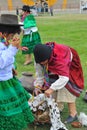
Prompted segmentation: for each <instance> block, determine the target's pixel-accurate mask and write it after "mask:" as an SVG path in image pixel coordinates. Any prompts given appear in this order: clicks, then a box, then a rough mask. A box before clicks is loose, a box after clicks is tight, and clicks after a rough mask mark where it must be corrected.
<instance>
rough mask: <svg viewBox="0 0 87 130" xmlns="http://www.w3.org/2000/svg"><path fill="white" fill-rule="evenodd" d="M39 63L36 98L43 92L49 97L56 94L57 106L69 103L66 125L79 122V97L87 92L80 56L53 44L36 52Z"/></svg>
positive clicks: (37, 46)
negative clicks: (77, 101) (84, 90)
mask: <svg viewBox="0 0 87 130" xmlns="http://www.w3.org/2000/svg"><path fill="white" fill-rule="evenodd" d="M34 57H35V61H36V65H35V67H36V80H35V82H34V86H35V93H36V95H37V94H38V93H39V92H40V91H41V90H42V89H43V88H46V89H47V90H45V95H46V96H48V97H49V96H50V95H52V94H53V93H54V92H56V94H57V95H56V102H58V103H60V102H66V103H68V108H69V116H68V118H67V119H66V121H65V123H71V122H73V121H74V120H77V110H76V104H75V101H76V97H79V96H80V94H81V92H82V90H83V88H84V78H83V71H82V66H81V63H80V59H79V56H78V54H77V52H76V51H75V50H74V49H73V48H71V47H68V46H66V45H63V44H57V43H55V42H49V43H46V44H38V45H36V46H35V48H34Z"/></svg>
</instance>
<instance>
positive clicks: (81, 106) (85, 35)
mask: <svg viewBox="0 0 87 130" xmlns="http://www.w3.org/2000/svg"><path fill="white" fill-rule="evenodd" d="M36 20H37V25H38V28H39V32H40V35H41V38H42V43H45V42H49V41H55V42H57V43H61V44H66V45H69V46H71V47H73V48H75V49H76V50H77V51H78V53H79V56H80V58H81V63H82V66H83V72H84V80H85V89H84V91H83V93H82V94H81V96H80V98H78V99H77V102H76V105H77V111H78V114H80V112H84V113H86V114H87V103H84V102H83V97H84V94H85V90H86V89H87V14H66V15H63V14H61V15H60V14H59V15H57V16H53V17H51V16H43V17H41V16H39V17H36ZM32 57H33V56H32ZM16 60H17V69H18V77H20V76H21V72H23V71H30V72H33V73H35V70H34V65H33V64H31V65H28V66H23V63H24V60H25V57H24V55H22V54H21V52H20V51H19V52H18V54H17V56H16ZM67 116H68V109H67V104H65V109H64V110H63V112H62V114H61V118H62V121H64V120H65V118H66V117H67ZM67 128H68V130H74V129H75V130H78V128H73V127H72V126H71V125H67ZM43 129H44V130H50V127H49V125H41V126H38V127H37V129H36V130H43ZM28 130H34V127H33V126H29V128H28ZM79 130H87V127H82V128H79Z"/></svg>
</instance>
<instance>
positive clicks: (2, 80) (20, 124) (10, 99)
mask: <svg viewBox="0 0 87 130" xmlns="http://www.w3.org/2000/svg"><path fill="white" fill-rule="evenodd" d="M20 26H21V25H19V24H18V18H17V16H16V15H12V14H2V15H1V16H0V130H23V129H25V128H26V127H27V125H28V124H29V123H31V122H33V121H34V117H33V115H32V112H31V110H30V108H29V105H28V100H29V98H30V95H29V94H28V93H27V92H26V91H25V89H24V88H23V87H22V85H21V83H20V82H19V80H18V79H17V78H16V77H15V76H14V75H13V72H12V69H13V67H14V62H15V55H16V53H17V52H18V48H19V47H20V39H19V37H18V36H17V35H15V34H19V33H20Z"/></svg>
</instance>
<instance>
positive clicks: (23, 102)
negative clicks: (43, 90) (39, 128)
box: [0, 77, 34, 130]
mask: <svg viewBox="0 0 87 130" xmlns="http://www.w3.org/2000/svg"><path fill="white" fill-rule="evenodd" d="M29 98H30V95H29V93H27V92H26V90H25V89H24V88H23V87H22V85H21V83H20V81H19V80H18V79H16V78H15V77H14V78H12V79H10V80H7V81H0V130H24V129H25V128H27V125H28V124H29V123H31V122H33V121H34V117H33V115H32V112H31V110H30V107H29V105H28V100H29Z"/></svg>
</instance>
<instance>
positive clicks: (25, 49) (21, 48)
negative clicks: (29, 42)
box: [19, 46, 28, 51]
mask: <svg viewBox="0 0 87 130" xmlns="http://www.w3.org/2000/svg"><path fill="white" fill-rule="evenodd" d="M19 49H20V50H22V51H27V50H28V48H27V47H25V46H23V47H20V48H19Z"/></svg>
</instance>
